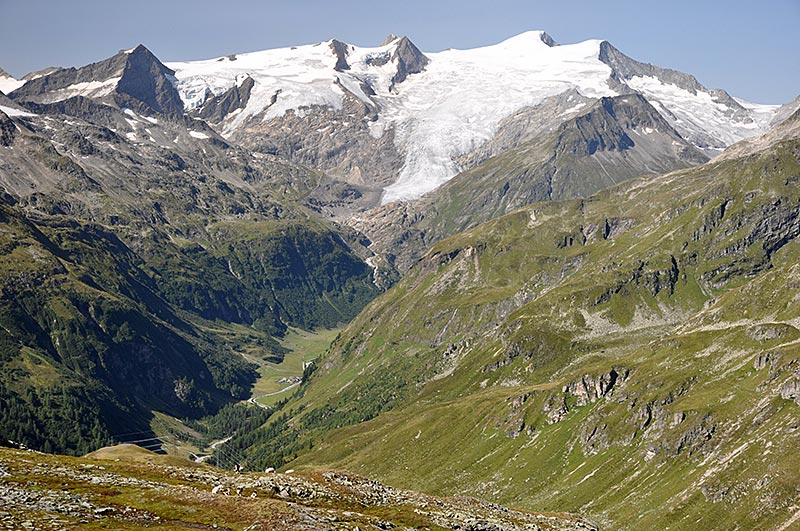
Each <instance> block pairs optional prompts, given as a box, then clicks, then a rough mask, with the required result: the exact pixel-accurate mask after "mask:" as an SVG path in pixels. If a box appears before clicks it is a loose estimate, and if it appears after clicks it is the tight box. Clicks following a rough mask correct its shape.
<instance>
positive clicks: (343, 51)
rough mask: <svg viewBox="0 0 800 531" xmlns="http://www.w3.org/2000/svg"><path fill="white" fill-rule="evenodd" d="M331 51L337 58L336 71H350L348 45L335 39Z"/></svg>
mask: <svg viewBox="0 0 800 531" xmlns="http://www.w3.org/2000/svg"><path fill="white" fill-rule="evenodd" d="M331 50H332V51H333V55H335V56H336V66H334V67H333V68H334V70H336V71H337V72H342V71H344V70H350V65H349V64H347V52H348V50H347V44H345V43H343V42H342V41H337V40H336V39H333V40H332V41H331Z"/></svg>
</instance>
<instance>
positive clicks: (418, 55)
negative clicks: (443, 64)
mask: <svg viewBox="0 0 800 531" xmlns="http://www.w3.org/2000/svg"><path fill="white" fill-rule="evenodd" d="M395 41H396V42H397V47H396V48H395V50H394V54H393V55H392V60H393V61H394V60H397V74H395V76H394V77H393V78H392V86H394V85H396V84H397V83H402V82H403V81H404V80H405V79H406V78H407V77H408V76H409V75H410V74H419V73H420V72H422V71H423V70H425V67H426V66H428V63H429V62H430V59H428V57H427V56H426V55H425V54H424V53H422V52H421V51H420V49H419V48H417V46H416V45H415V44H414V43H413V42H411V39H409V38H408V37H405V36H403V37H401V38H400V39H399V40H398V39H395ZM395 41H393V42H395Z"/></svg>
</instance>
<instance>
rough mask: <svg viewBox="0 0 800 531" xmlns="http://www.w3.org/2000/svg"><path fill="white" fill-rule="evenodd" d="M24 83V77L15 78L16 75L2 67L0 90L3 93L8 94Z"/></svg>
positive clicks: (0, 70)
mask: <svg viewBox="0 0 800 531" xmlns="http://www.w3.org/2000/svg"><path fill="white" fill-rule="evenodd" d="M24 84H25V80H24V79H14V76H12V75H11V74H9V73H8V72H6V71H5V70H3V69H2V68H0V92H2V93H3V94H8V93H9V92H11V91H13V90H16V89H18V88H19V87H21V86H22V85H24Z"/></svg>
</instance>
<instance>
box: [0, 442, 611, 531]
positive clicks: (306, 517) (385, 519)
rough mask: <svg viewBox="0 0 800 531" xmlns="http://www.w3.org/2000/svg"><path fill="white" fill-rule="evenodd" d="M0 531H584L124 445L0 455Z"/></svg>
mask: <svg viewBox="0 0 800 531" xmlns="http://www.w3.org/2000/svg"><path fill="white" fill-rule="evenodd" d="M0 499H2V500H3V503H2V505H1V506H0V529H5V530H14V531H18V530H20V529H37V530H61V529H77V528H80V529H116V530H129V529H143V528H147V529H170V530H172V529H230V530H249V531H255V530H261V529H263V530H281V529H287V530H288V529H291V530H317V529H318V530H357V529H360V530H366V529H397V530H401V529H402V530H406V529H408V530H411V529H453V530H464V531H466V530H471V531H502V530H552V531H556V530H591V529H597V528H596V526H595V525H593V524H592V523H591V522H589V521H586V520H583V519H581V518H578V517H576V516H572V515H568V514H534V513H528V512H522V511H516V510H511V509H507V508H505V507H501V506H499V505H495V504H490V503H487V502H482V501H479V500H476V499H472V498H435V497H432V496H425V495H421V494H416V493H413V492H409V491H404V490H398V489H393V488H390V487H386V486H384V485H381V484H380V483H377V482H375V481H369V480H366V479H364V478H361V477H357V476H353V475H348V474H342V473H337V472H319V473H308V472H303V473H297V474H295V473H275V472H265V473H260V474H256V473H250V474H235V473H232V472H230V471H224V470H220V469H216V468H213V467H211V466H207V465H199V464H196V463H191V462H188V461H183V460H180V459H178V458H174V457H166V456H160V455H157V454H154V453H151V452H148V451H147V450H143V449H141V448H137V447H134V446H131V445H120V446H116V447H112V448H106V449H102V450H99V451H98V452H94V453H93V454H90V455H89V456H87V457H86V458H71V457H64V456H56V455H47V454H42V453H39V452H34V451H23V450H16V449H9V448H0Z"/></svg>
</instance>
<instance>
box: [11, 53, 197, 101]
mask: <svg viewBox="0 0 800 531" xmlns="http://www.w3.org/2000/svg"><path fill="white" fill-rule="evenodd" d="M174 74H175V72H174V71H173V70H171V69H170V68H167V67H166V66H164V64H163V63H162V62H161V61H159V60H158V58H157V57H156V56H155V55H153V53H152V52H151V51H150V50H148V49H147V48H146V47H145V46H144V45H143V44H139V45H137V46H136V47H135V48H132V49H130V50H122V51H120V52H118V53H117V54H115V55H114V56H112V57H109V58H107V59H104V60H102V61H98V62H96V63H92V64H89V65H86V66H83V67H80V68H62V69H57V70H53V71H45V72H44V73H43V74H42V75H41V76H39V77H35V78H32V79H30V80H29V81H28V82H27V83H25V84H24V85H22V87H20V88H19V89H18V90H16V91H15V94H14V97H15V98H17V99H19V100H20V101H30V102H34V103H54V102H57V101H63V100H66V99H69V98H71V97H75V96H83V97H88V98H93V99H101V100H105V101H107V102H109V100H111V101H113V102H114V103H116V104H117V105H119V106H120V107H131V108H133V109H134V110H136V111H141V112H144V113H149V112H159V113H175V112H181V111H182V110H183V102H182V101H181V99H180V95H179V94H178V91H177V90H176V89H175V87H174V86H173V84H172V81H171V79H173V76H174Z"/></svg>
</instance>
